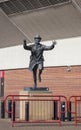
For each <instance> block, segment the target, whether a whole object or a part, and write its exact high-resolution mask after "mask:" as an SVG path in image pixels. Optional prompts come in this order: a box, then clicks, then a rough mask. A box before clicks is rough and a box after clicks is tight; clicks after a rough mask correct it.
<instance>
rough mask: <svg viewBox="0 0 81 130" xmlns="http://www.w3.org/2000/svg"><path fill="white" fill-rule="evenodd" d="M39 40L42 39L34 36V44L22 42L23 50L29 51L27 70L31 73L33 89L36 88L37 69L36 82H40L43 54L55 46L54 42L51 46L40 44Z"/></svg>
mask: <svg viewBox="0 0 81 130" xmlns="http://www.w3.org/2000/svg"><path fill="white" fill-rule="evenodd" d="M41 39H42V38H41V37H40V36H39V35H37V36H35V37H34V40H35V43H34V44H32V45H27V44H26V40H24V41H23V42H24V44H23V47H24V49H26V50H29V51H31V56H30V64H29V69H30V70H31V71H33V79H34V89H36V87H37V69H39V72H38V80H39V82H41V74H42V70H43V61H44V57H43V52H44V51H48V50H52V49H53V48H54V47H55V45H56V42H55V41H54V42H53V43H52V45H51V46H46V45H43V44H40V41H41Z"/></svg>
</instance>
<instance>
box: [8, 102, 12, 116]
mask: <svg viewBox="0 0 81 130" xmlns="http://www.w3.org/2000/svg"><path fill="white" fill-rule="evenodd" d="M8 111H9V112H12V100H9V101H8ZM8 118H11V113H8Z"/></svg>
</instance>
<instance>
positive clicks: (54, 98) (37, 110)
mask: <svg viewBox="0 0 81 130" xmlns="http://www.w3.org/2000/svg"><path fill="white" fill-rule="evenodd" d="M8 101H11V105H10V107H11V108H10V109H8V107H7V104H8ZM63 102H64V104H62V103H63ZM4 106H5V111H6V112H7V113H8V114H9V115H10V116H11V121H12V126H14V124H15V123H58V124H59V125H61V116H62V115H63V114H65V113H67V111H68V110H67V108H68V107H67V98H66V97H65V96H62V95H8V96H7V97H6V98H5V100H4Z"/></svg>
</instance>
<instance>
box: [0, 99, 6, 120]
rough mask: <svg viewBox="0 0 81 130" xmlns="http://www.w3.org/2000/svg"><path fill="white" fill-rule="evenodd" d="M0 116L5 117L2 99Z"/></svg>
mask: <svg viewBox="0 0 81 130" xmlns="http://www.w3.org/2000/svg"><path fill="white" fill-rule="evenodd" d="M1 118H5V109H4V101H1Z"/></svg>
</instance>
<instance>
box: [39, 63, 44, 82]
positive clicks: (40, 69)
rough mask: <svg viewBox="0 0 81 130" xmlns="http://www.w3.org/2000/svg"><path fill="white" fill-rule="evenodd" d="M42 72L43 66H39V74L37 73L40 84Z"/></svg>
mask: <svg viewBox="0 0 81 130" xmlns="http://www.w3.org/2000/svg"><path fill="white" fill-rule="evenodd" d="M42 70H43V64H39V73H38V79H39V82H41V74H42Z"/></svg>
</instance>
